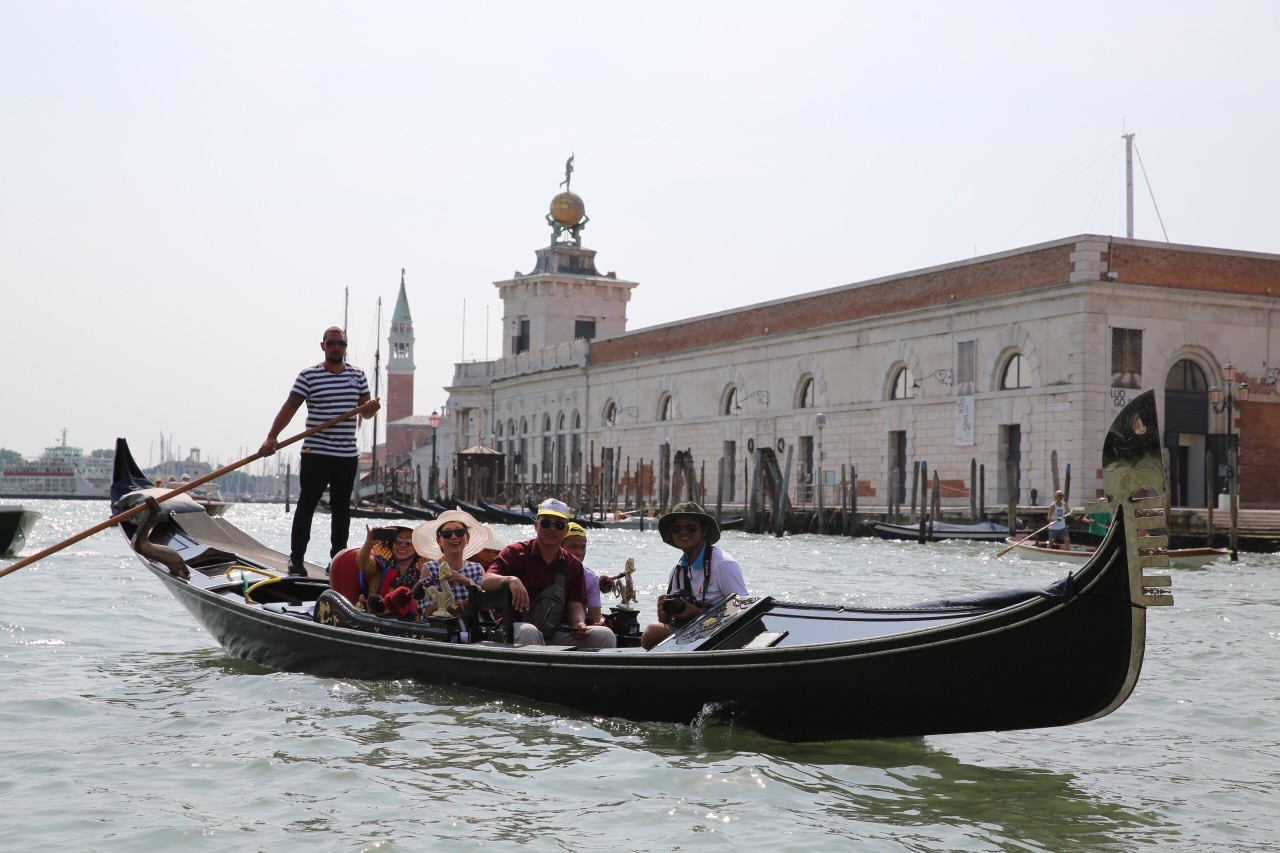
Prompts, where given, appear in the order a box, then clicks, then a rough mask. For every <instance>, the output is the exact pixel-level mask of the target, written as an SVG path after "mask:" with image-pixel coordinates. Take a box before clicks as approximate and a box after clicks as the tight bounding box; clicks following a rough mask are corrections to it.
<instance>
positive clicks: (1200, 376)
mask: <svg viewBox="0 0 1280 853" xmlns="http://www.w3.org/2000/svg"><path fill="white" fill-rule="evenodd" d="M1165 388H1167V389H1168V390H1170V391H1208V390H1209V381H1208V380H1207V379H1206V378H1205V375H1204V371H1203V370H1201V369H1200V365H1198V364H1196V363H1195V362H1194V361H1189V360H1187V359H1185V358H1184V359H1182V360H1181V361H1179V362H1178V363H1177V364H1175V365H1174V366H1173V369H1172V370H1170V371H1169V375H1168V376H1166V377H1165Z"/></svg>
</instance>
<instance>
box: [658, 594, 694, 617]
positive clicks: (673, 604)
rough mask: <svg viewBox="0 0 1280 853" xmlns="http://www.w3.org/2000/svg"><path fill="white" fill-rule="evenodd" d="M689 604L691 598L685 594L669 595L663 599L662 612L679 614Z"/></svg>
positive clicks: (669, 614)
mask: <svg viewBox="0 0 1280 853" xmlns="http://www.w3.org/2000/svg"><path fill="white" fill-rule="evenodd" d="M688 606H689V599H688V598H686V597H685V596H683V595H668V596H667V597H666V598H664V599H663V600H662V612H663V613H665V614H667V615H668V616H679V615H680V614H681V613H683V612H684V610H685V608H686V607H688Z"/></svg>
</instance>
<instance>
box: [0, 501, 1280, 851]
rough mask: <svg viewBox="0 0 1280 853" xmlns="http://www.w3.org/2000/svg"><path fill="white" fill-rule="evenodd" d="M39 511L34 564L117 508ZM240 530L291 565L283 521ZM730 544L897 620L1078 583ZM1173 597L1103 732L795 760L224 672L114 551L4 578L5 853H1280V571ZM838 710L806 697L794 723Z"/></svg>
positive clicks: (787, 752)
mask: <svg viewBox="0 0 1280 853" xmlns="http://www.w3.org/2000/svg"><path fill="white" fill-rule="evenodd" d="M30 503H32V504H33V505H34V506H35V507H36V508H37V509H39V510H41V511H42V512H43V513H44V518H43V519H41V521H40V522H39V524H38V525H37V528H36V530H35V531H34V535H33V537H32V541H31V542H30V543H29V544H28V550H27V552H26V553H31V552H34V551H35V550H38V549H40V548H43V547H45V546H47V545H51V544H54V543H56V542H59V541H61V540H62V539H64V538H66V537H68V536H70V535H72V534H74V533H76V532H78V531H80V530H83V529H85V528H88V527H90V526H91V525H93V524H95V523H97V522H98V521H100V520H101V519H102V518H103V517H104V512H105V506H104V505H102V504H98V503H91V502H58V501H43V502H42V501H35V502H30ZM228 520H230V521H232V522H234V523H236V524H237V525H239V526H241V527H243V528H245V529H246V530H248V531H249V532H251V533H253V534H255V535H257V536H258V537H259V538H261V539H263V540H264V541H266V542H267V543H269V544H272V545H275V546H277V547H279V546H281V545H284V544H286V543H287V540H288V525H289V516H286V515H285V514H284V513H283V507H281V506H253V505H239V506H236V507H234V508H233V509H232V510H231V512H230V514H229V515H228ZM325 523H327V519H319V518H318V519H317V526H316V529H317V532H318V533H321V534H322V535H321V536H320V537H319V539H320V540H322V539H324V538H326V537H325V536H324V535H323V532H322V527H321V526H322V525H323V524H325ZM356 529H357V530H358V527H357V528H356ZM504 533H506V534H507V537H508V539H511V538H514V537H522V536H523V535H525V532H524V531H523V530H521V529H519V528H506V529H504ZM357 535H358V534H357ZM318 541H319V540H318V539H313V551H314V552H316V553H315V554H313V556H316V555H317V554H318V553H319V550H320V546H319V545H317V544H316V543H317V542H318ZM721 544H722V546H723V547H724V548H725V549H726V550H728V551H729V552H730V553H732V554H734V555H735V556H736V557H738V558H739V560H740V562H742V564H743V566H744V569H745V573H746V576H747V582H748V585H749V586H750V587H751V589H752V591H758V592H768V593H771V594H774V595H776V596H778V597H780V598H788V599H793V600H805V601H826V602H837V601H842V602H849V603H857V604H865V605H882V604H893V603H904V602H907V601H911V600H918V599H921V598H934V597H937V596H940V595H945V594H955V593H961V592H968V591H972V590H976V589H993V588H1000V587H1006V586H1018V585H1025V584H1039V583H1045V582H1048V581H1049V580H1052V579H1054V578H1056V577H1058V576H1059V575H1060V574H1064V573H1065V569H1064V568H1063V567H1061V566H1056V565H1053V564H1048V563H1033V562H1023V561H1021V560H1018V559H1016V558H1014V557H1012V556H1011V555H1010V556H1006V557H1004V558H1002V559H1000V560H992V559H990V556H991V554H993V553H994V551H995V550H997V549H996V548H988V547H982V546H977V545H964V544H959V543H944V544H941V545H931V546H919V545H915V544H905V543H903V544H898V543H885V542H879V541H872V540H867V539H861V540H838V539H834V538H825V537H817V536H796V537H789V538H787V539H782V540H778V539H773V538H769V537H755V536H746V535H744V534H739V533H726V534H725V537H724V539H723V540H722V543H721ZM628 556H634V557H636V561H637V565H638V566H639V570H640V571H639V578H640V593H641V596H640V597H641V600H640V605H641V607H642V608H644V610H645V612H646V613H648V612H650V611H651V610H652V608H653V602H654V599H655V597H656V595H657V593H658V591H659V587H660V586H661V585H662V582H663V580H664V579H665V576H666V571H667V569H668V568H669V567H670V565H671V564H672V563H673V562H674V557H675V552H674V551H673V550H672V549H670V548H668V547H666V546H664V545H663V544H662V543H661V541H660V540H659V539H658V537H657V534H655V533H638V532H627V531H593V532H592V537H591V543H590V547H589V551H588V559H587V562H588V563H589V564H590V565H592V566H595V567H597V568H599V569H602V570H605V571H611V572H612V571H618V570H620V569H621V565H622V562H623V561H624V560H625V558H626V557H628ZM1173 574H1174V593H1175V596H1176V600H1177V606H1176V607H1171V608H1163V609H1157V610H1153V611H1152V612H1151V613H1150V618H1149V626H1148V643H1147V658H1146V663H1145V665H1144V668H1143V673H1142V678H1141V680H1140V681H1139V683H1138V687H1137V690H1136V691H1135V693H1134V695H1133V697H1132V698H1130V700H1129V701H1128V702H1127V703H1126V704H1125V705H1124V706H1122V707H1121V708H1120V709H1119V710H1118V711H1116V712H1115V713H1113V714H1112V715H1111V716H1109V717H1106V718H1104V719H1102V720H1097V721H1094V722H1091V723H1085V724H1082V725H1078V726H1072V727H1067V728H1061V729H1047V730H1038V731H1032V732H1006V733H985V734H972V735H946V736H938V737H926V738H920V739H907V740H883V741H847V742H840V743H826V744H801V745H795V744H788V743H781V742H778V741H773V740H769V739H767V738H764V737H761V736H760V735H757V734H755V733H753V732H750V731H746V730H743V729H741V728H735V727H733V726H727V725H722V724H711V723H707V724H695V725H692V726H677V725H668V724H648V723H646V724H639V723H632V722H628V721H622V720H612V719H601V718H592V717H588V716H583V715H579V714H576V713H572V712H567V711H565V710H563V709H559V708H555V707H550V706H542V705H537V704H534V703H530V702H525V701H522V700H519V699H511V698H507V697H497V696H494V695H492V694H485V693H479V692H475V691H468V690H461V689H455V688H441V687H432V686H422V685H418V684H415V683H413V682H411V681H398V682H365V681H340V680H332V679H321V678H314V677H311V676H306V675H297V674H291V673H281V672H275V671H272V670H267V669H263V668H262V667H259V666H257V665H255V664H251V663H247V662H245V661H241V660H238V659H235V658H231V657H229V656H227V655H226V654H224V653H223V652H222V651H221V649H220V648H218V647H217V646H216V645H214V643H213V642H212V641H211V640H210V639H209V638H208V636H207V635H206V634H205V633H204V632H203V630H201V629H200V628H199V627H198V626H197V625H196V624H195V622H194V620H193V619H192V618H191V617H190V616H189V615H188V614H187V612H186V611H185V610H183V609H182V608H181V607H180V606H179V605H178V604H177V602H175V601H174V600H173V599H171V598H170V597H169V595H168V594H167V593H166V592H164V590H163V589H162V588H161V587H160V585H159V584H157V583H156V582H155V581H154V580H152V579H151V577H150V576H149V574H147V573H146V571H145V570H144V569H143V568H142V566H141V565H140V564H139V563H138V562H137V561H136V559H135V558H134V557H133V556H132V554H131V553H130V552H129V550H128V548H127V547H126V546H125V544H124V543H123V541H122V540H121V539H120V537H119V534H118V533H117V532H115V531H109V532H107V533H102V534H99V535H98V536H96V537H93V538H91V539H89V540H86V541H84V542H81V543H79V544H77V545H74V546H72V547H71V548H69V549H68V550H66V551H63V552H61V553H59V554H57V555H55V556H53V557H50V558H48V559H46V560H45V561H43V562H42V563H38V564H36V565H35V566H31V567H28V568H26V569H23V570H21V571H19V572H16V573H14V574H12V575H10V576H8V577H6V578H3V579H0V589H3V590H4V592H5V596H4V598H3V603H2V604H0V679H2V680H3V681H2V683H3V691H2V692H0V768H3V773H0V839H3V841H0V846H3V847H20V848H21V849H59V850H72V849H75V850H81V849H95V850H135V849H141V848H149V849H155V848H159V847H161V846H165V845H175V844H182V845H183V846H184V847H185V848H189V849H209V850H229V849H234V850H273V851H274V850H284V849H295V848H296V849H302V848H304V847H306V848H310V849H316V848H317V847H318V849H344V850H359V849H386V850H399V849H404V850H408V849H414V850H420V849H425V848H426V847H427V846H428V845H430V846H431V847H432V849H458V850H465V849H473V848H478V847H481V846H484V847H489V848H493V847H505V846H508V845H514V844H517V843H519V844H523V845H525V846H526V847H527V848H528V849H531V850H581V849H586V848H599V847H609V848H616V849H622V850H703V849H706V850H768V851H779V850H811V849H814V848H815V847H817V846H818V845H821V844H837V845H839V846H841V847H845V848H847V847H849V846H851V845H850V842H856V843H857V845H858V849H860V850H904V849H905V850H937V849H971V850H1063V849H1116V850H1120V849H1125V850H1127V849H1132V848H1134V847H1138V846H1146V845H1151V846H1159V847H1164V848H1181V849H1197V850H1204V849H1219V850H1225V849H1265V848H1270V849H1275V846H1276V841H1275V839H1276V837H1277V831H1278V830H1280V794H1278V793H1277V790H1278V789H1280V701H1278V699H1277V689H1276V671H1277V667H1276V660H1277V658H1278V655H1277V652H1278V651H1280V618H1278V617H1280V607H1278V604H1280V556H1277V555H1257V554H1245V555H1242V559H1241V561H1240V562H1239V563H1236V564H1231V563H1227V562H1223V563H1221V564H1218V565H1215V566H1211V567H1209V568H1207V569H1203V570H1198V571H1178V570H1175V571H1174V572H1173ZM606 603H607V601H606ZM1044 665H1045V666H1047V667H1052V666H1053V665H1054V661H1053V660H1045V662H1044ZM1009 678H1010V680H1011V681H1012V682H1014V683H1016V681H1017V678H1018V674H1017V673H1016V672H1011V673H1009ZM821 701H823V697H821V696H797V697H795V713H796V714H797V715H803V714H804V711H805V707H806V706H807V705H809V704H811V703H813V702H821Z"/></svg>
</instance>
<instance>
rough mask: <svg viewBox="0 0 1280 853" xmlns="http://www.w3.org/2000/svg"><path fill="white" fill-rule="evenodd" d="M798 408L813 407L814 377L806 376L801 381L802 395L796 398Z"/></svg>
mask: <svg viewBox="0 0 1280 853" xmlns="http://www.w3.org/2000/svg"><path fill="white" fill-rule="evenodd" d="M796 402H797V405H796V408H798V409H812V408H813V377H812V376H806V377H805V378H804V381H803V382H801V383H800V395H799V396H798V397H797V398H796Z"/></svg>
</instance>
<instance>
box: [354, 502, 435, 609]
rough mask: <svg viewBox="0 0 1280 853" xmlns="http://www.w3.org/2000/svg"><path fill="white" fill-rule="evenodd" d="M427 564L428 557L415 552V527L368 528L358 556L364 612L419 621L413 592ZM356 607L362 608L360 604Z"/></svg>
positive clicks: (395, 525)
mask: <svg viewBox="0 0 1280 853" xmlns="http://www.w3.org/2000/svg"><path fill="white" fill-rule="evenodd" d="M379 540H381V541H379ZM379 544H381V547H378V545H379ZM426 563H427V560H426V558H424V557H420V556H419V555H418V553H417V552H416V551H415V550H414V547H413V528H411V527H404V526H402V525H398V524H393V525H390V526H387V527H366V528H365V539H364V544H363V545H361V546H360V553H359V554H358V555H357V556H356V564H357V565H358V566H359V567H360V598H361V600H362V601H363V603H364V607H363V608H362V609H365V610H368V611H369V612H371V613H377V614H379V615H381V614H383V613H388V614H390V615H394V616H405V617H408V618H410V619H413V618H416V617H417V615H418V608H417V603H416V602H415V601H414V600H413V596H412V594H411V593H412V590H413V586H414V584H416V583H417V582H418V581H419V579H421V577H422V571H423V568H424V567H425V565H426ZM401 590H403V591H401ZM356 606H357V607H359V606H360V602H359V601H358V602H357V603H356Z"/></svg>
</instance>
